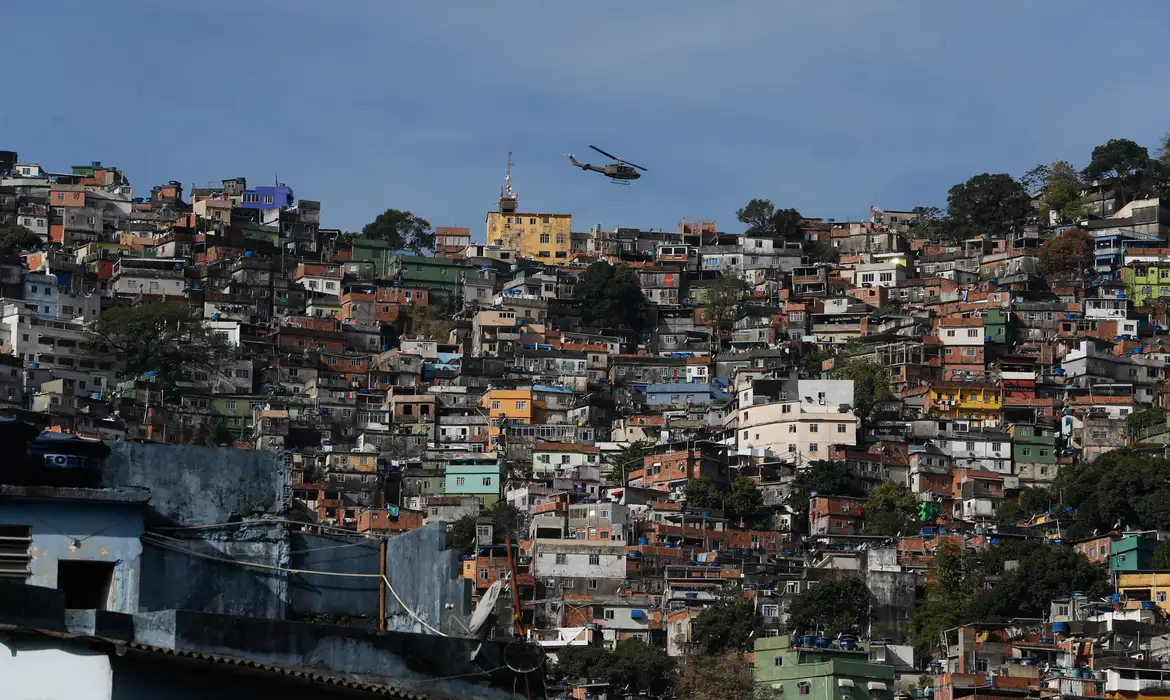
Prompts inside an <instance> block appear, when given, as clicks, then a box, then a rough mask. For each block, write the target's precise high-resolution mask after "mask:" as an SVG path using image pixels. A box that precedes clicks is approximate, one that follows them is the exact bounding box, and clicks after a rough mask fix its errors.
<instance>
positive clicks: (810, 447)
mask: <svg viewBox="0 0 1170 700" xmlns="http://www.w3.org/2000/svg"><path fill="white" fill-rule="evenodd" d="M818 449H819V446H818V445H817V443H815V442H810V443H809V444H808V451H809V453H810V454H811V453H813V452H817V451H818Z"/></svg>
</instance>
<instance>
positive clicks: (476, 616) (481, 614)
mask: <svg viewBox="0 0 1170 700" xmlns="http://www.w3.org/2000/svg"><path fill="white" fill-rule="evenodd" d="M503 587H504V583H503V582H502V581H496V582H495V583H493V584H492V585H491V586H488V589H487V590H486V591H484V594H483V595H482V596H480V598H479V602H478V603H476V604H475V612H473V613H472V614H471V625H470V626H469V627H468V628H467V629H468V631H469V632H471V633H472V634H475V633H476V632H478V631H479V630H480V628H482V627H483V626H484V623H486V622H487V619H488V616H490V615H491V614H492V611H493V610H495V609H496V600H498V599H499V597H500V590H501V589H503Z"/></svg>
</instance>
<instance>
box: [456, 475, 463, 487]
mask: <svg viewBox="0 0 1170 700" xmlns="http://www.w3.org/2000/svg"><path fill="white" fill-rule="evenodd" d="M455 485H456V486H462V485H463V477H461V476H457V477H455Z"/></svg>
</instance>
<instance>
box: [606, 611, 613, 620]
mask: <svg viewBox="0 0 1170 700" xmlns="http://www.w3.org/2000/svg"><path fill="white" fill-rule="evenodd" d="M613 613H614V611H613V610H606V611H605V619H607V620H612V619H613Z"/></svg>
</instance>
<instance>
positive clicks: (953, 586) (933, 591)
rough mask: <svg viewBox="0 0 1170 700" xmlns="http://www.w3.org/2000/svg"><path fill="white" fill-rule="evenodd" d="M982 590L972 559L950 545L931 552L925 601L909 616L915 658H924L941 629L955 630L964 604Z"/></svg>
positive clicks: (962, 614)
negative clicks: (932, 554) (932, 553)
mask: <svg viewBox="0 0 1170 700" xmlns="http://www.w3.org/2000/svg"><path fill="white" fill-rule="evenodd" d="M982 587H983V580H982V578H981V577H980V573H979V570H978V566H977V562H976V557H975V555H973V554H970V553H967V552H964V551H963V550H962V549H960V548H959V547H957V546H955V545H953V544H944V545H942V546H941V547H939V548H938V550H936V551H935V553H934V557H933V558H932V560H931V562H930V568H928V569H927V572H926V599H925V600H924V601H923V603H922V605H920V606H919V607H918V609H917V610H915V611H914V614H913V615H911V617H910V638H911V640H912V641H913V642H914V649H915V652H914V653H915V656H916V657H918V658H922V659H926V658H929V657H930V655H931V651H932V650H933V649H934V648H935V646H936V645H937V644H938V642H939V635H940V634H941V633H942V632H943V630H948V629H951V628H953V627H957V626H959V625H960V624H962V623H963V622H967V620H964V619H963V616H964V613H965V610H966V606H967V601H969V600H970V599H971V598H973V597H974V596H975V595H976V593H978V591H979V590H981V588H982Z"/></svg>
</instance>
